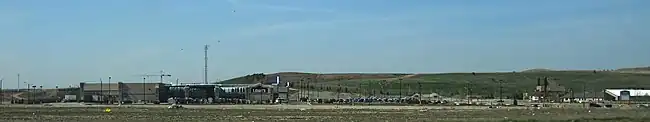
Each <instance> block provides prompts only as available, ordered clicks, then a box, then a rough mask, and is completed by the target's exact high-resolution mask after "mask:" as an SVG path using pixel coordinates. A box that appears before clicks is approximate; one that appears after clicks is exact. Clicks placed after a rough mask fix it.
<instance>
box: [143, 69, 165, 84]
mask: <svg viewBox="0 0 650 122" xmlns="http://www.w3.org/2000/svg"><path fill="white" fill-rule="evenodd" d="M141 76H144V77H146V78H147V79H149V77H151V76H159V77H160V83H163V77H171V76H172V75H170V74H165V72H164V71H163V70H160V74H157V75H148V74H144V75H141Z"/></svg>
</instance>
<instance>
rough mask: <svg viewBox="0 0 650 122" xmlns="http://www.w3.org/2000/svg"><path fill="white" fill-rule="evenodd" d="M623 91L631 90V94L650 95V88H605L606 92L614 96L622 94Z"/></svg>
mask: <svg viewBox="0 0 650 122" xmlns="http://www.w3.org/2000/svg"><path fill="white" fill-rule="evenodd" d="M621 91H630V96H650V90H640V89H605V93H607V94H610V95H612V96H616V97H618V96H621Z"/></svg>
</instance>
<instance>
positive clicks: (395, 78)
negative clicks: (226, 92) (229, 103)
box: [226, 71, 650, 97]
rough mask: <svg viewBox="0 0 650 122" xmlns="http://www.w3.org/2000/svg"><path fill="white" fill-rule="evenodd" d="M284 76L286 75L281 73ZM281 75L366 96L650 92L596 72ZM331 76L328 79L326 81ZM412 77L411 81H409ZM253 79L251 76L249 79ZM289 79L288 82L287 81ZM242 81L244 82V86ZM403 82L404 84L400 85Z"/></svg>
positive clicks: (637, 79)
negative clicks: (550, 87) (545, 89)
mask: <svg viewBox="0 0 650 122" xmlns="http://www.w3.org/2000/svg"><path fill="white" fill-rule="evenodd" d="M279 74H282V73H279ZM289 74H293V75H286V74H285V75H281V76H282V78H284V79H293V80H290V81H294V82H295V81H298V80H296V79H304V77H311V78H312V79H315V80H303V81H302V82H303V83H294V87H295V88H301V87H305V86H308V85H307V82H309V87H308V89H312V90H322V91H339V88H340V92H353V93H362V94H373V92H374V94H376V95H378V94H380V93H384V94H385V93H388V94H391V95H398V94H400V85H401V93H402V94H413V93H418V91H421V92H422V93H431V92H435V93H438V94H441V95H444V96H461V95H466V94H467V91H468V90H467V89H466V88H469V89H470V90H471V91H472V93H473V95H483V96H495V97H496V96H497V95H498V93H499V92H498V91H499V83H497V82H494V81H493V80H492V79H496V80H503V84H502V85H503V96H513V95H515V94H516V95H520V94H521V93H524V92H528V93H532V92H533V91H534V88H535V86H536V85H537V79H538V78H542V79H543V77H548V78H549V79H550V80H549V81H552V82H555V83H557V84H560V85H562V86H565V87H566V88H567V89H570V90H572V91H575V92H576V93H580V92H582V91H583V87H586V90H587V91H602V90H603V89H605V88H646V89H650V74H641V73H619V72H593V71H541V72H516V73H513V72H504V73H476V74H475V75H473V74H472V73H442V74H417V75H408V74H383V75H377V74H338V75H331V74H313V73H289ZM325 76H327V77H325ZM406 76H408V77H406ZM248 77H251V76H248ZM285 77H287V78H285ZM242 79H245V78H244V77H240V78H235V79H231V80H228V81H226V82H227V83H245V82H243V81H245V80H242ZM240 81H241V82H240ZM400 81H401V82H400Z"/></svg>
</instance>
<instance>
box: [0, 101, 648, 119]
mask: <svg viewBox="0 0 650 122" xmlns="http://www.w3.org/2000/svg"><path fill="white" fill-rule="evenodd" d="M165 107H166V106H165V105H125V106H119V107H118V106H100V105H90V106H89V105H80V104H57V105H52V106H43V105H0V121H17V122H20V121H66V122H68V121H69V122H75V121H83V122H88V121H93V122H96V121H157V122H158V121H160V122H162V121H248V122H251V121H255V122H259V121H348V122H360V121H367V122H387V121H389V122H400V121H504V120H505V121H530V120H537V121H575V120H583V121H618V122H620V121H643V120H647V119H650V118H648V117H650V116H649V115H650V111H648V110H647V109H590V110H588V109H530V108H528V109H526V108H523V107H520V108H499V109H486V108H480V107H475V108H471V107H465V108H463V107H441V106H426V107H424V106H349V105H346V106H337V105H318V106H316V105H314V106H310V105H186V106H185V107H186V108H184V109H167V108H165ZM105 108H111V110H112V111H111V112H110V113H107V112H104V109H105Z"/></svg>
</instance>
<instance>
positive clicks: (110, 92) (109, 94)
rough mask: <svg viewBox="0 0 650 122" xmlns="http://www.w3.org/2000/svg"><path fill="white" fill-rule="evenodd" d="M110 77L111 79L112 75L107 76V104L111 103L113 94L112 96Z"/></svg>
mask: <svg viewBox="0 0 650 122" xmlns="http://www.w3.org/2000/svg"><path fill="white" fill-rule="evenodd" d="M111 79H112V77H111V76H108V103H109V104H112V103H111V102H113V96H112V95H113V93H112V91H113V89H111V86H112V84H111Z"/></svg>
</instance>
